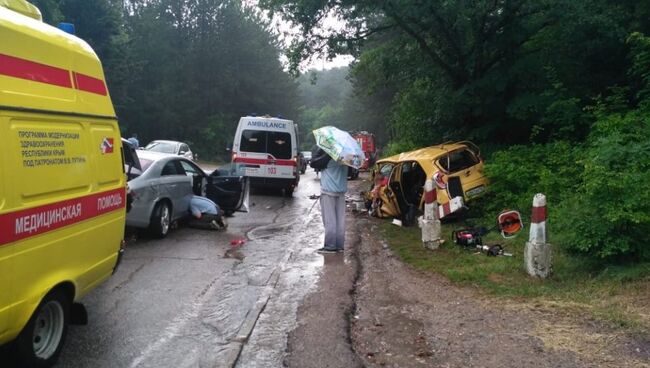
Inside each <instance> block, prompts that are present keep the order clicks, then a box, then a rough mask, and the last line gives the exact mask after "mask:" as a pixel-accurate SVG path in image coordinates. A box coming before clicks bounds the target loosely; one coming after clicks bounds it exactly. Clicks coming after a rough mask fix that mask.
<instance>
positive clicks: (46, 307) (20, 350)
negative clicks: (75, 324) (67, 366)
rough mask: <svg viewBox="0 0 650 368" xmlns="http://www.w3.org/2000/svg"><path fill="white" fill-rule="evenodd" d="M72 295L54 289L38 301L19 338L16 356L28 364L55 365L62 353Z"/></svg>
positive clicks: (42, 367) (38, 365) (39, 366)
mask: <svg viewBox="0 0 650 368" xmlns="http://www.w3.org/2000/svg"><path fill="white" fill-rule="evenodd" d="M69 320H70V299H69V298H68V297H67V296H66V295H65V293H63V291H62V290H53V291H51V292H50V293H49V294H47V295H46V296H45V297H44V298H43V300H42V301H41V303H40V304H39V305H38V307H37V308H36V310H35V311H34V313H33V314H32V316H31V317H30V318H29V321H28V322H27V324H26V325H25V327H24V328H23V330H22V331H21V332H20V334H19V335H18V337H17V338H16V340H15V346H16V350H15V351H16V358H17V359H18V361H19V362H20V363H21V364H23V366H25V367H37V368H44V367H51V366H52V365H54V363H56V360H57V359H58V358H59V355H60V354H61V349H62V348H63V343H64V341H65V336H66V333H67V332H68V322H69Z"/></svg>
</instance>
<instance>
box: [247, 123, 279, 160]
mask: <svg viewBox="0 0 650 368" xmlns="http://www.w3.org/2000/svg"><path fill="white" fill-rule="evenodd" d="M239 149H240V151H242V152H256V153H268V154H270V155H272V156H273V157H275V158H276V159H285V160H288V159H291V135H290V134H289V133H286V132H273V131H266V130H244V131H243V132H242V134H241V142H240V144H239Z"/></svg>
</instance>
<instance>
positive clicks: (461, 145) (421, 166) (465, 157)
mask: <svg viewBox="0 0 650 368" xmlns="http://www.w3.org/2000/svg"><path fill="white" fill-rule="evenodd" d="M483 165H484V163H483V159H482V158H481V155H480V150H479V148H478V147H477V146H476V145H475V144H473V143H471V142H468V141H462V142H455V143H443V144H440V145H437V146H431V147H425V148H420V149H417V150H415V151H409V152H404V153H400V154H398V155H394V156H391V157H387V158H384V159H381V160H379V161H377V164H376V165H375V168H374V170H373V178H375V177H376V176H377V175H379V174H381V175H383V176H384V177H386V178H388V184H387V185H385V186H383V187H381V188H380V189H379V190H378V191H377V193H378V194H377V195H378V198H379V201H378V202H379V203H378V204H377V210H376V211H375V214H376V215H377V216H378V217H402V218H403V217H405V216H406V215H407V214H409V215H410V216H411V217H413V216H414V215H415V214H416V213H420V212H421V211H422V210H423V208H424V183H425V181H426V180H427V178H431V179H433V180H434V188H435V190H436V192H437V201H438V204H440V205H443V204H445V203H447V202H449V200H450V199H451V198H454V197H457V196H462V197H463V199H464V201H465V202H467V201H471V200H472V199H473V198H475V197H477V196H479V195H481V194H482V193H483V192H485V189H486V188H487V185H488V183H489V182H488V179H487V178H486V177H485V175H484V174H483ZM373 182H374V180H373ZM413 219H414V218H412V219H411V220H413Z"/></svg>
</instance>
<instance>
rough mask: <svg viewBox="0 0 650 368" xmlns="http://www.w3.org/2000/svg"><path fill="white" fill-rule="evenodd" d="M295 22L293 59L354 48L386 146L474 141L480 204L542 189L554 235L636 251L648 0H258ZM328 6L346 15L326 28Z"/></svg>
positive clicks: (594, 246)
mask: <svg viewBox="0 0 650 368" xmlns="http://www.w3.org/2000/svg"><path fill="white" fill-rule="evenodd" d="M261 3H262V5H263V6H265V7H266V8H267V9H269V10H271V11H272V12H276V13H279V14H282V15H283V16H284V17H285V18H286V19H289V20H291V21H293V22H294V23H295V24H298V25H299V26H300V27H301V31H302V36H303V38H302V39H300V40H297V41H296V42H294V44H293V45H292V49H291V52H290V56H291V57H292V61H293V64H292V65H293V66H294V67H296V66H297V65H299V64H298V63H299V61H300V60H302V59H305V58H307V57H309V56H310V55H312V54H313V53H317V52H321V53H323V54H329V55H332V54H337V53H351V54H353V55H355V56H356V62H355V63H354V64H353V66H352V69H351V78H352V82H353V86H354V92H355V95H356V96H362V95H364V94H365V96H369V97H370V98H367V99H365V101H364V102H365V103H366V106H368V104H367V102H368V100H370V101H372V100H374V101H376V102H377V103H379V104H383V105H384V106H386V105H387V106H388V108H386V109H385V110H384V111H385V112H386V114H385V115H386V118H385V121H387V123H388V126H389V128H388V129H387V132H388V133H389V142H388V146H387V150H386V152H387V153H395V152H399V151H403V150H407V149H411V148H413V147H420V146H426V145H431V144H435V143H439V142H441V141H445V140H449V139H472V140H475V141H476V142H477V143H479V144H480V145H482V146H483V147H487V148H488V149H489V150H490V151H492V152H493V154H491V155H488V157H487V162H488V166H487V173H488V175H489V176H490V177H491V180H492V185H491V195H490V196H489V197H488V198H487V199H486V200H487V203H486V204H485V205H486V212H495V211H498V210H500V209H502V208H503V207H517V208H520V209H522V210H525V209H527V208H529V207H530V202H531V199H532V196H533V194H534V193H537V192H544V193H546V194H547V197H548V199H549V207H550V209H549V211H550V214H551V221H552V223H553V225H552V227H551V228H552V229H554V230H553V235H554V236H556V240H557V242H559V243H561V244H562V246H563V247H564V248H566V249H569V250H572V251H578V252H585V253H587V254H590V255H593V256H595V257H596V258H612V257H621V256H625V255H627V256H635V257H636V259H639V258H638V257H642V256H644V253H645V255H648V253H649V252H647V251H645V252H644V248H645V244H644V243H645V238H644V236H643V235H644V234H646V233H647V231H648V230H650V218H649V217H648V214H649V213H650V208H648V205H646V203H648V202H649V201H648V198H646V197H647V196H649V195H650V194H648V193H650V186H649V185H648V183H649V181H648V179H650V178H649V177H648V176H649V175H650V174H649V170H648V166H649V165H650V145H649V144H650V134H649V133H650V131H649V129H650V123H649V119H648V118H647V116H648V113H649V112H650V108H649V105H650V88H649V86H650V42H649V41H648V38H647V37H646V35H648V34H650V17H649V15H650V3H648V2H639V1H631V0H630V1H611V0H586V1H577V2H576V1H571V0H542V1H538V0H534V1H533V0H500V1H488V0H471V1H438V0H432V1H422V0H383V1H370V0H344V1H339V0H319V1H311V0H262V1H261ZM331 14H336V15H337V17H338V19H339V20H340V21H341V22H344V24H345V26H344V27H342V28H341V29H338V30H330V32H323V31H322V24H321V23H322V22H323V21H322V20H323V19H325V18H326V17H327V15H331Z"/></svg>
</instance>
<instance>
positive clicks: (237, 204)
mask: <svg viewBox="0 0 650 368" xmlns="http://www.w3.org/2000/svg"><path fill="white" fill-rule="evenodd" d="M221 174H222V172H221V173H220V172H219V170H214V171H213V172H212V173H211V174H210V175H209V176H208V178H207V190H206V197H208V198H210V199H211V200H212V201H213V202H214V203H216V204H218V205H219V207H220V208H221V209H222V210H223V211H224V212H225V213H226V215H230V214H232V213H233V212H235V211H241V212H248V197H249V195H250V184H249V181H248V178H247V177H245V176H226V175H224V176H222V175H221Z"/></svg>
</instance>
